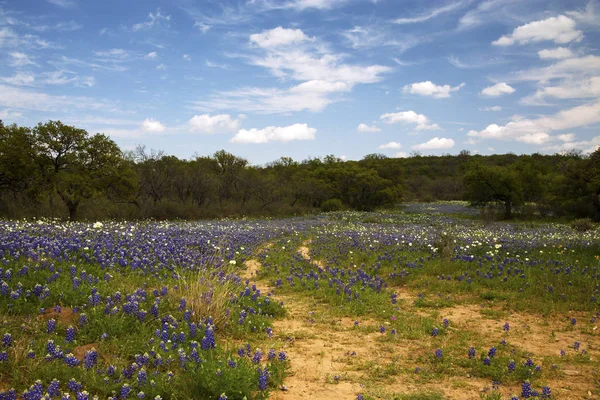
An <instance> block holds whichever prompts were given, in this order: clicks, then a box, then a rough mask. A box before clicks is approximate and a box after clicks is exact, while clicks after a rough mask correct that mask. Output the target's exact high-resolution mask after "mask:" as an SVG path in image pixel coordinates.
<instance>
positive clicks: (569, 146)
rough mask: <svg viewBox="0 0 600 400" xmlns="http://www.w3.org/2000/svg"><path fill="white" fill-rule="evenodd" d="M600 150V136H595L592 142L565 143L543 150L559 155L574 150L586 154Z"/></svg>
mask: <svg viewBox="0 0 600 400" xmlns="http://www.w3.org/2000/svg"><path fill="white" fill-rule="evenodd" d="M598 148H600V136H595V137H593V138H591V139H590V140H581V141H577V142H576V141H574V140H573V141H564V142H563V143H558V144H550V145H548V146H545V147H544V148H543V149H544V150H546V151H554V152H557V153H561V152H565V151H570V150H573V149H576V150H581V151H583V152H584V153H593V152H594V151H596V150H597V149H598Z"/></svg>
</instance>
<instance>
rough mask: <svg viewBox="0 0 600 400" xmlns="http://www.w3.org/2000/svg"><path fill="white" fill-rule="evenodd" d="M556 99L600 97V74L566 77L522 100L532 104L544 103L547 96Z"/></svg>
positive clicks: (524, 102)
mask: <svg viewBox="0 0 600 400" xmlns="http://www.w3.org/2000/svg"><path fill="white" fill-rule="evenodd" d="M548 97H551V98H555V99H585V98H598V97H600V76H593V77H591V78H587V79H586V78H584V79H579V80H570V79H566V80H563V81H562V82H560V83H559V84H557V85H555V86H546V87H543V88H541V89H538V90H536V92H535V93H534V94H532V95H530V96H527V97H524V98H523V99H522V100H521V102H522V103H523V104H530V105H544V104H546V98H548Z"/></svg>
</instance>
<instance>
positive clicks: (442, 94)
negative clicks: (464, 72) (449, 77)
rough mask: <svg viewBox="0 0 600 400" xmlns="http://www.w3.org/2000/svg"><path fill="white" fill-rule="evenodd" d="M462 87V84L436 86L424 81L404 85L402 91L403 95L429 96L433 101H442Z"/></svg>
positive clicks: (463, 84)
mask: <svg viewBox="0 0 600 400" xmlns="http://www.w3.org/2000/svg"><path fill="white" fill-rule="evenodd" d="M464 86H465V83H464V82H463V83H461V84H460V85H458V86H455V87H451V86H450V85H436V84H435V83H433V82H431V81H425V82H418V83H411V84H410V85H406V86H404V88H403V89H402V91H403V92H404V93H412V94H418V95H421V96H430V97H433V98H435V99H443V98H448V97H450V92H456V91H458V90H460V89H461V88H463V87H464Z"/></svg>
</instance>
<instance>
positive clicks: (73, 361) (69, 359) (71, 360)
mask: <svg viewBox="0 0 600 400" xmlns="http://www.w3.org/2000/svg"><path fill="white" fill-rule="evenodd" d="M65 364H67V365H68V366H69V367H76V366H77V365H79V360H78V359H77V358H75V356H74V355H73V353H69V354H67V355H66V356H65Z"/></svg>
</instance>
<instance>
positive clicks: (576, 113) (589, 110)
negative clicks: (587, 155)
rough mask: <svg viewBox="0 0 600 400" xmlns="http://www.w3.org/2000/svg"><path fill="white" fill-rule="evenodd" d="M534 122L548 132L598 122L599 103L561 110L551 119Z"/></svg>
mask: <svg viewBox="0 0 600 400" xmlns="http://www.w3.org/2000/svg"><path fill="white" fill-rule="evenodd" d="M536 122H537V123H538V124H539V125H540V126H542V127H544V128H546V129H549V130H563V129H571V128H577V127H580V126H587V125H592V124H596V123H599V122H600V102H597V103H591V104H584V105H581V106H577V107H573V108H570V109H568V110H562V111H559V112H558V113H556V114H554V115H553V116H551V117H542V118H538V119H537V120H536Z"/></svg>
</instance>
